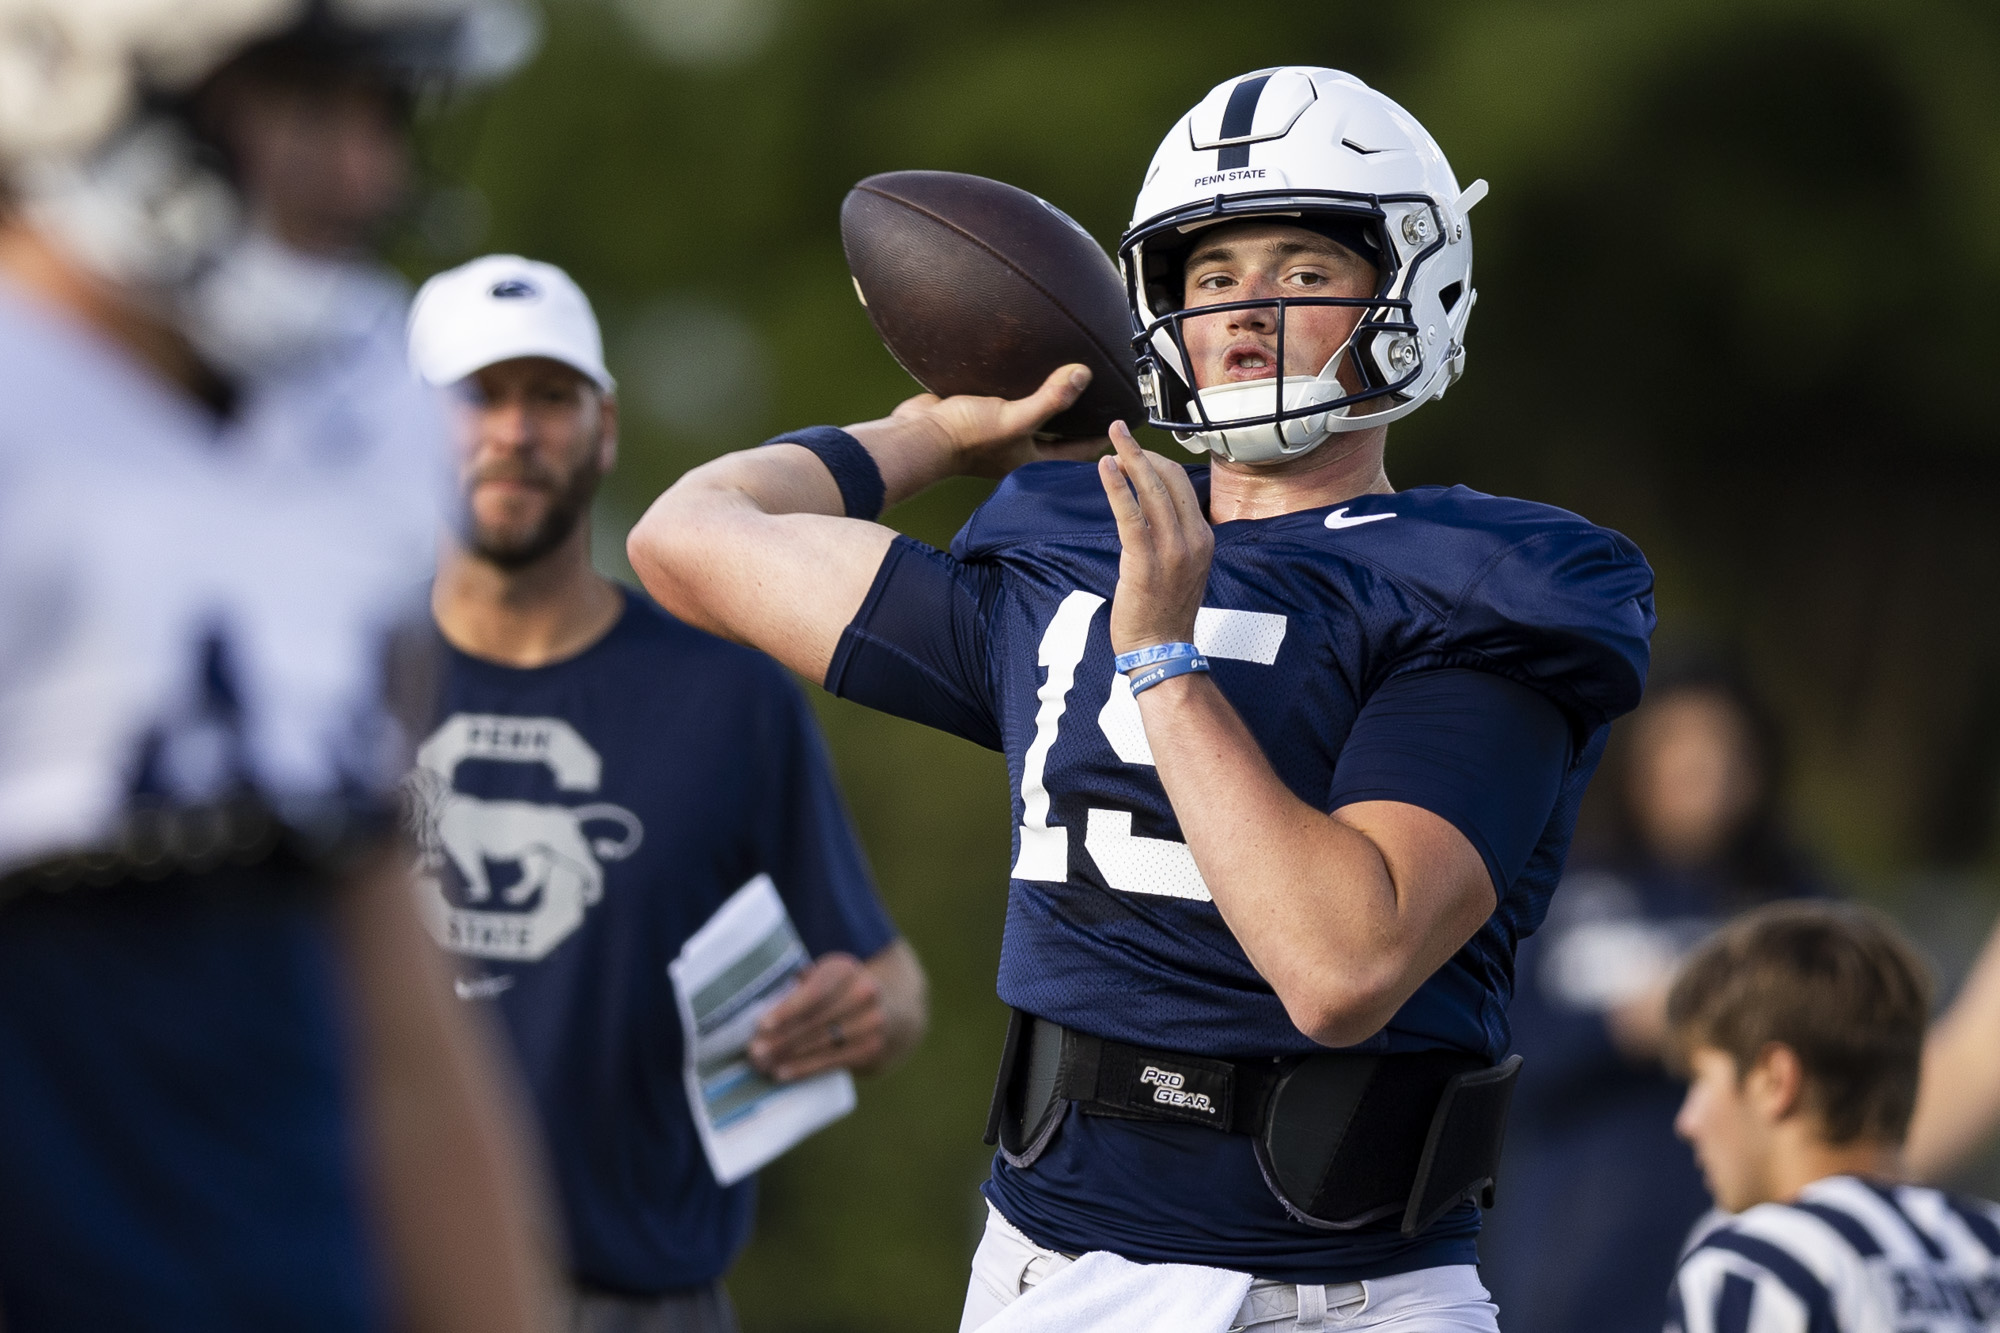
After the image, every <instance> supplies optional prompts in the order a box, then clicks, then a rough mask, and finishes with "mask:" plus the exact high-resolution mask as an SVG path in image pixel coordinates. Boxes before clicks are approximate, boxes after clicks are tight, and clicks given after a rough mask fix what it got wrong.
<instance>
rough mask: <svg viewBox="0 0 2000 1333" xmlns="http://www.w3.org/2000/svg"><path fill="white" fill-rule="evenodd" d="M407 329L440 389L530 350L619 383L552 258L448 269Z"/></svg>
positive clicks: (423, 372)
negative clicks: (605, 364) (607, 366)
mask: <svg viewBox="0 0 2000 1333" xmlns="http://www.w3.org/2000/svg"><path fill="white" fill-rule="evenodd" d="M4 3H5V0H0V4H4ZM409 331H410V365H411V367H412V368H413V369H415V370H416V372H417V374H418V376H420V377H421V378H422V379H423V380H424V382H425V383H427V384H431V385H435V386H437V387H439V388H442V387H444V386H445V385H449V384H456V383H457V382H458V381H460V380H462V379H464V378H465V377H466V376H467V375H471V374H473V373H475V372H477V371H479V370H481V369H483V368H484V367H486V366H492V365H498V364H499V363H500V362H502V361H511V360H514V359H516V358H519V357H529V356H539V357H546V358H548V359H550V360H554V361H560V362H562V363H563V364H564V365H567V366H570V367H572V368H574V369H576V370H578V371H580V372H582V373H583V374H584V375H587V376H588V377H589V378H590V379H591V380H592V381H593V382H594V383H595V384H596V385H597V387H598V388H600V389H602V390H604V392H606V393H611V392H613V391H614V389H615V388H616V385H615V383H614V382H613V380H612V378H611V372H610V371H608V370H606V369H605V367H604V339H603V337H602V335H600V334H599V332H598V329H597V316H596V315H595V314H594V313H593V312H592V311H591V308H590V298H589V297H587V296H585V295H584V294H583V290H582V289H581V288H580V287H578V286H577V285H576V283H575V282H574V281H573V280H572V279H571V278H570V276H569V275H568V274H567V273H564V272H563V271H562V270H561V269H559V268H557V267H556V266H555V265H553V264H543V263H539V262H537V261H535V260H532V259H523V258H522V257H521V256H520V255H486V256H484V257H482V258H479V259H474V260H471V261H469V262H467V263H464V264H460V265H459V266H458V267H457V268H454V269H447V270H446V271H445V272H443V273H439V274H437V275H436V276H434V277H432V278H431V279H430V281H428V282H426V283H425V284H424V285H423V287H422V288H421V289H420V290H419V291H418V292H417V296H416V300H415V301H413V302H412V303H411V307H410V330H409Z"/></svg>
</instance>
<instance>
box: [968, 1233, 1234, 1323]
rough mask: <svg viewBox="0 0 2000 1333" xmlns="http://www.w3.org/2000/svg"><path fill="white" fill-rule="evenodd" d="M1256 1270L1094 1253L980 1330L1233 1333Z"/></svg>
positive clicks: (1032, 1290)
mask: <svg viewBox="0 0 2000 1333" xmlns="http://www.w3.org/2000/svg"><path fill="white" fill-rule="evenodd" d="M1249 1290H1250V1275H1249V1274H1248V1273H1232V1272H1230V1271H1229V1270H1228V1269H1226V1268H1202V1267H1200V1266H1198V1265H1195V1264H1135V1263H1133V1262H1132V1261H1131V1260H1129V1259H1121V1258H1119V1257H1118V1256H1117V1255H1115V1254H1110V1253H1108V1252H1106V1251H1103V1250H1092V1251H1091V1252H1090V1253H1089V1254H1086V1255H1084V1256H1082V1257H1081V1258H1079V1259H1078V1260H1077V1261H1076V1262H1075V1263H1073V1264H1071V1265H1070V1266H1069V1267H1067V1268H1065V1269H1063V1270H1062V1271H1061V1272H1060V1273H1057V1274H1055V1275H1054V1276H1052V1277H1051V1278H1049V1280H1048V1281H1046V1282H1043V1283H1041V1284H1039V1285H1037V1286H1033V1287H1030V1288H1028V1290H1027V1291H1026V1292H1024V1293H1022V1295H1021V1297H1020V1299H1018V1300H1016V1301H1015V1302H1014V1303H1013V1304H1012V1305H1009V1306H1008V1307H1007V1308H1006V1309H1004V1310H1002V1311H1001V1312H1000V1313H999V1314H997V1315H995V1316H994V1317H993V1318H992V1319H990V1320H988V1321H987V1322H986V1323H985V1324H983V1325H981V1326H980V1329H979V1333H1227V1330H1228V1328H1229V1326H1230V1325H1231V1324H1234V1323H1235V1322H1236V1312H1237V1311H1238V1310H1239V1309H1241V1308H1242V1306H1243V1297H1244V1295H1245V1294H1246V1293H1247V1292H1248V1291H1249Z"/></svg>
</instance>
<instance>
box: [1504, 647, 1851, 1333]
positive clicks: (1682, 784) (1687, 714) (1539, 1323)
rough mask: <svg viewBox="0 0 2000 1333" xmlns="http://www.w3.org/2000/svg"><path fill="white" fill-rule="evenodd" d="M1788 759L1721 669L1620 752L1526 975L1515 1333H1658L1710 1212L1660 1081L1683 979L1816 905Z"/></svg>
mask: <svg viewBox="0 0 2000 1333" xmlns="http://www.w3.org/2000/svg"><path fill="white" fill-rule="evenodd" d="M1781 750H1782V747H1781V746H1780V744H1779V738H1778V735H1777V729H1776V726H1775V724H1774V722H1773V721H1772V720H1771V718H1770V716H1769V714H1768V712H1767V711H1766V710H1765V708H1764V707H1763V706H1762V704H1761V703H1760V702H1759V700H1758V699H1757V697H1756V696H1755V694H1754V693H1753V692H1752V691H1751V690H1750V689H1749V687H1748V686H1747V685H1746V684H1745V683H1744V682H1743V681H1742V679H1741V677H1740V676H1738V675H1737V674H1736V673H1735V672H1733V671H1730V670H1726V669H1723V668H1720V667H1719V666H1716V665H1712V664H1693V663H1690V664H1685V665H1683V666H1682V667H1681V668H1680V669H1678V670H1675V669H1672V668H1669V669H1668V670H1665V671H1663V672H1662V673H1661V674H1660V676H1659V677H1658V678H1656V680H1655V681H1654V683H1653V685H1652V687H1651V689H1650V690H1649V691H1648V693H1647V696H1646V700H1645V702H1644V703H1642V704H1641V705H1640V706H1639V709H1638V710H1637V711H1636V712H1635V713H1633V714H1632V716H1631V717H1630V718H1629V719H1628V720H1626V721H1625V722H1623V723H1621V724H1620V727H1619V730H1618V734H1617V735H1616V736H1615V737H1614V739H1613V741H1612V744H1611V747H1610V755H1609V758H1608V761H1607V763H1606V765H1605V772H1604V775H1603V781H1602V782H1601V784H1600V786H1599V788H1598V790H1597V795H1598V796H1599V797H1601V798H1602V803H1601V804H1600V805H1598V807H1597V809H1599V810H1601V811H1603V812H1605V815H1606V818H1605V819H1604V820H1603V824H1604V825H1605V827H1602V828H1601V829H1600V833H1599V838H1598V844H1599V845H1598V847H1597V848H1596V849H1595V851H1594V852H1593V853H1589V854H1585V855H1580V856H1579V857H1578V858H1577V859H1578V861H1579V862H1580V863H1581V864H1579V866H1578V867H1577V868H1576V869H1575V870H1573V871H1571V872H1570V874H1569V875H1567V876H1566V877H1565V878H1564V880H1563V883H1562V887H1561V889H1560V890H1559V891H1558V892H1557V893H1556V895H1555V900H1554V902H1553V904H1552V905H1551V907H1550V909H1549V917H1548V920H1547V922H1546V923H1544V925H1543V927H1542V929H1541V932H1540V933H1539V934H1537V935H1536V936H1535V937H1534V938H1532V939H1530V940H1528V941H1526V942H1525V943H1524V944H1523V945H1522V947H1521V952H1520V955H1519V971H1518V973H1517V980H1516V991H1515V996H1514V1005H1513V1009H1512V1014H1511V1016H1512V1019H1513V1026H1514V1049H1515V1050H1516V1051H1517V1052H1519V1053H1520V1054H1521V1055H1522V1056H1523V1057H1525V1059H1526V1064H1525V1065H1524V1066H1523V1069H1522V1075H1521V1086H1520V1088H1519V1090H1518V1092H1517V1094H1516V1097H1515V1102H1514V1108H1513V1119H1512V1123H1511V1124H1510V1125H1509V1127H1508V1136H1507V1150H1506V1156H1505V1158H1504V1160H1503V1164H1502V1168H1501V1178H1502V1180H1503V1181H1504V1194H1505V1203H1504V1205H1503V1206H1502V1207H1501V1208H1499V1209H1496V1210H1495V1212H1494V1214H1493V1217H1492V1218H1491V1220H1490V1221H1489V1224H1488V1227H1487V1230H1486V1232H1485V1234H1483V1235H1482V1236H1481V1238H1480V1259H1481V1272H1482V1273H1483V1274H1484V1275H1485V1277H1486V1279H1487V1281H1488V1283H1489V1285H1490V1286H1491V1287H1492V1289H1493V1292H1494V1297H1495V1299H1496V1301H1498V1302H1499V1304H1500V1308H1501V1309H1502V1310H1505V1311H1506V1312H1507V1321H1506V1322H1507V1325H1508V1327H1510V1328H1513V1329H1519V1330H1523V1333H1526V1331H1528V1330H1533V1331H1534V1333H1639V1330H1645V1331H1646V1333H1651V1330H1654V1329H1657V1328H1658V1327H1659V1325H1660V1319H1661V1315H1662V1311H1663V1309H1664V1306H1663V1304H1662V1302H1663V1300H1664V1299H1665V1295H1664V1293H1665V1291H1666V1287H1667V1281H1668V1279H1669V1277H1670V1276H1671V1275H1672V1273H1673V1268H1674V1261H1675V1259H1676V1258H1677V1256H1678V1255H1679V1253H1680V1247H1681V1244H1682V1242H1683V1241H1684V1240H1685V1239H1686V1236H1687V1231H1688V1227H1689V1226H1690V1225H1691V1224H1692V1223H1693V1222H1694V1220H1695V1219H1696V1218H1697V1217H1699V1216H1700V1215H1701V1214H1702V1212H1703V1210H1704V1209H1705V1208H1706V1207H1707V1198H1706V1195H1705V1194H1704V1192H1703V1190H1702V1185H1701V1178H1700V1175H1699V1174H1698V1173H1697V1172H1696V1170H1695V1167H1694V1164H1693V1163H1692V1162H1691V1161H1690V1160H1689V1158H1688V1154H1687V1150H1686V1148H1685V1147H1684V1146H1682V1145H1681V1144H1680V1143H1678V1142H1676V1141H1675V1138H1674V1130H1673V1121H1674V1110H1675V1107H1676V1106H1678V1105H1679V1103H1680V1100H1681V1093H1682V1088H1681V1084H1680V1082H1679V1080H1678V1079H1676V1078H1675V1077H1674V1076H1673V1075H1672V1074H1671V1073H1669V1072H1668V1070H1667V1069H1666V1068H1665V1067H1664V1065H1663V1063H1662V1057H1663V1055H1664V1045H1663V1042H1664V1036H1665V1023H1666V991H1667V986H1668V984H1669V982H1670V980H1671V976H1672V972H1673V968H1674V965H1675V964H1676V962H1677V961H1678V960H1679V959H1680V957H1681V956H1682V955H1683V954H1685V953H1686V952H1687V951H1688V950H1689V949H1691V948H1692V947H1693V946H1694V945H1695V944H1696V943H1698V942H1699V941H1700V940H1701V939H1703V938H1704V937H1705V936H1707V935H1708V934H1709V933H1710V932H1712V931H1713V930H1714V929H1715V928H1716V927H1717V926H1718V925H1720V924H1721V923H1722V922H1723V921H1724V920H1726V919H1727V918H1729V917H1731V916H1733V915H1734V914H1736V913H1737V912H1740V911H1742V910H1744V909H1745V908H1749V907H1753V906H1756V905H1758V904H1760V903H1764V902H1768V901H1770V900H1773V899H1777V898H1785V897H1794V896H1798V895H1801V894H1812V893H1816V892H1818V891H1819V890H1818V885H1817V884H1816V882H1815V881H1814V879H1813V877H1812V875H1811V873H1810V872H1809V870H1808V869H1807V867H1806V866H1805V864H1804V863H1803V861H1802V860H1801V858H1800V857H1799V856H1798V855H1797V854H1796V853H1795V852H1794V851H1793V850H1792V848H1791V846H1790V844H1789V842H1788V840H1787V839H1786V838H1785V836H1784V834H1783V831H1782V828H1781V824H1780V820H1779V815H1778V809H1779V803H1780V786H1781V781H1780V779H1781ZM1588 818H1589V812H1588V811H1587V812H1586V821H1588Z"/></svg>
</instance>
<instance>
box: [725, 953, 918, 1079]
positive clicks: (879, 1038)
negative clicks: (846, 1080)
mask: <svg viewBox="0 0 2000 1333" xmlns="http://www.w3.org/2000/svg"><path fill="white" fill-rule="evenodd" d="M887 1032H888V1020H887V1015H886V1013H885V1011H884V1008H883V1003H882V986H881V983H880V982H878V981H876V979H875V974H874V973H872V972H870V971H869V970H868V968H867V965H866V964H864V963H862V962H861V960H860V959H858V958H856V957H854V956H853V955H852V954H845V953H830V954H826V955H824V956H822V957H820V958H818V959H815V960H814V961H813V963H812V965H811V966H809V967H807V968H806V970H805V971H804V972H802V973H800V974H799V984H798V985H797V986H796V987H794V988H793V990H792V993H791V994H789V995H787V996H786V997H785V998H784V999H782V1000H780V1001H778V1002H777V1003H776V1004H774V1005H772V1006H771V1009H770V1012H769V1013H767V1014H765V1015H764V1017H763V1018H762V1019H761V1020H760V1021H759V1022H758V1024H757V1032H756V1035H755V1036H753V1037H751V1039H750V1063H751V1064H753V1065H755V1066H756V1067H757V1069H758V1070H759V1071H760V1072H762V1073H764V1074H767V1075H769V1076H770V1077H772V1078H775V1079H777V1080H778V1081H779V1082H780V1083H790V1082H792V1081H793V1080H794V1079H801V1078H810V1077H811V1076H812V1075H814V1074H820V1073H824V1072H826V1071H827V1070H829V1069H842V1068H845V1069H862V1070H866V1069H871V1068H873V1067H874V1066H875V1065H876V1064H878V1063H880V1062H881V1060H882V1059H883V1057H884V1055H885V1054H886V1053H887V1050H888V1047H887Z"/></svg>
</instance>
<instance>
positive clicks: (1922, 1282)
mask: <svg viewBox="0 0 2000 1333" xmlns="http://www.w3.org/2000/svg"><path fill="white" fill-rule="evenodd" d="M1983 1329H1992V1330H2000V1207H1996V1206H1995V1205H1993V1204H1990V1203H1987V1202H1986V1201H1984V1200H1983V1199H1968V1198H1963V1197H1960V1196H1957V1195H1952V1194H1946V1193H1944V1192H1943V1191H1941V1190H1934V1189H1925V1188H1922V1187H1921V1186H1916V1185H1891V1184H1886V1183H1883V1182H1880V1181H1873V1180H1863V1179H1860V1178H1858V1177H1855V1176H1829V1177H1828V1178H1826V1179H1825V1180H1819V1181H1815V1182H1813V1183H1812V1184H1811V1185H1808V1186H1807V1187H1806V1188H1805V1189H1804V1190H1802V1191H1800V1193H1799V1196H1798V1198H1797V1199H1795V1200H1794V1201H1793V1202H1791V1203H1788V1204H1783V1203H1765V1204H1759V1205H1757V1206H1756V1207H1755V1208H1751V1209H1749V1210H1747V1211H1745V1212H1743V1213H1741V1214H1738V1215H1737V1216H1734V1217H1728V1216H1724V1215H1721V1214H1712V1215H1711V1217H1710V1218H1709V1219H1704V1221H1703V1222H1702V1223H1701V1224H1699V1225H1697V1226H1696V1228H1695V1231H1694V1235H1693V1236H1692V1238H1691V1239H1690V1243H1689V1245H1688V1249H1687V1252H1686V1254H1685V1255H1684V1256H1683V1257H1682V1259H1681V1266H1680V1273H1679V1275H1678V1276H1677V1277H1676V1278H1675V1280H1674V1286H1673V1290H1672V1291H1671V1292H1670V1293H1669V1297H1668V1316H1667V1330H1668V1333H1971V1331H1972V1330H1983Z"/></svg>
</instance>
